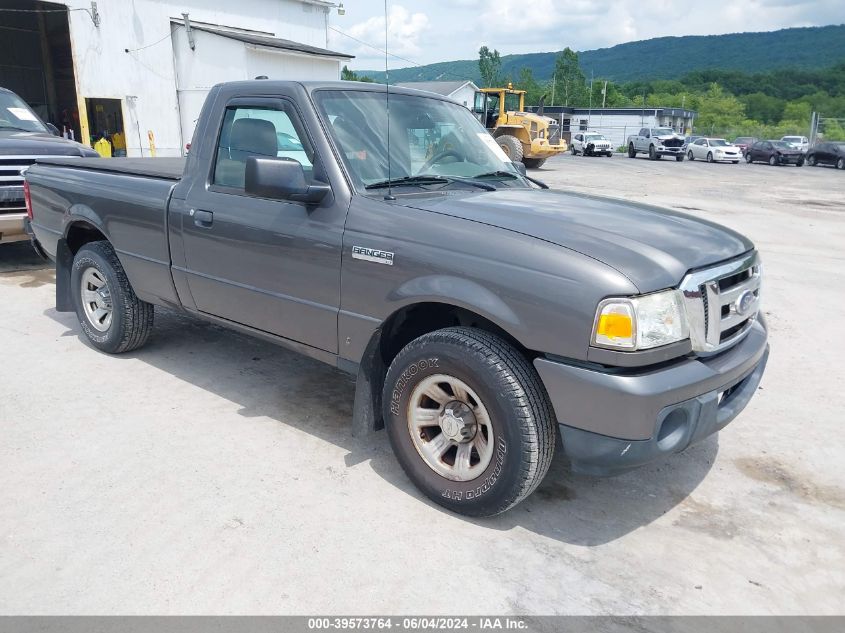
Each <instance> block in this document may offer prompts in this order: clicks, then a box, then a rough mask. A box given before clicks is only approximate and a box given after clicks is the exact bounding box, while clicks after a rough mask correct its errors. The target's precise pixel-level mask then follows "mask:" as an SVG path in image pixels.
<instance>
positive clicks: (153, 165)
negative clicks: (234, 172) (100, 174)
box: [37, 156, 185, 181]
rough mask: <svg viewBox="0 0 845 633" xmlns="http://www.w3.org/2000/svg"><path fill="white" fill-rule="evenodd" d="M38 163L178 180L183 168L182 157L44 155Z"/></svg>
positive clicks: (180, 177)
mask: <svg viewBox="0 0 845 633" xmlns="http://www.w3.org/2000/svg"><path fill="white" fill-rule="evenodd" d="M37 162H38V163H41V164H44V165H61V166H63V167H80V168H83V169H90V170H93V171H108V172H113V173H118V174H131V175H133V176H147V177H149V178H163V179H165V180H173V181H178V180H181V179H182V171H183V170H184V169H185V159H184V158H181V157H180V158H65V157H61V156H45V157H43V158H38V160H37Z"/></svg>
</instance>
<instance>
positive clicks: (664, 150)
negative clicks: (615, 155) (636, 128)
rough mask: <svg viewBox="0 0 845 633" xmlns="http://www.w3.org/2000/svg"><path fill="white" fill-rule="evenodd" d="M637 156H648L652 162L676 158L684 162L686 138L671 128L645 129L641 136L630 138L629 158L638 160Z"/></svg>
mask: <svg viewBox="0 0 845 633" xmlns="http://www.w3.org/2000/svg"><path fill="white" fill-rule="evenodd" d="M637 154H648V157H649V158H650V159H651V160H660V159H661V158H663V157H664V156H674V157H675V160H676V161H678V162H679V163H680V162H683V160H684V156H685V154H684V137H683V136H681V135H680V134H677V133H676V132H675V130H673V129H672V128H669V127H651V128H649V127H644V128H643V129H641V130H640V132H639V134H632V135H631V136H629V137H628V158H636V157H637Z"/></svg>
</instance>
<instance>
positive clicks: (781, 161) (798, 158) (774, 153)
mask: <svg viewBox="0 0 845 633" xmlns="http://www.w3.org/2000/svg"><path fill="white" fill-rule="evenodd" d="M745 162H746V163H757V162H763V163H769V165H772V166H773V167H774V166H775V165H796V166H797V167H801V166H802V165H803V164H804V152H802V151H801V150H799V149H795V148H794V147H792V146H791V145H790V144H789V143H786V142H784V141H757V142H756V143H754V145H752V146H751V147H750V148H749V149H748V151H747V152H746V153H745Z"/></svg>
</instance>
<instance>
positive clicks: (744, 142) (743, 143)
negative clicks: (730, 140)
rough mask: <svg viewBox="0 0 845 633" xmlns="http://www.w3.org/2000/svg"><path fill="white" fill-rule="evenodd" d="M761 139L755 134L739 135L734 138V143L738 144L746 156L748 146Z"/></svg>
mask: <svg viewBox="0 0 845 633" xmlns="http://www.w3.org/2000/svg"><path fill="white" fill-rule="evenodd" d="M759 140H760V139H758V138H757V137H755V136H737V137H736V138H735V139H734V145H736V146H737V147H738V148H739V149H740V150H741V151H742V155H743V156H745V152H747V151H748V148H749V147H751V146H752V145H754V143H756V142H757V141H759Z"/></svg>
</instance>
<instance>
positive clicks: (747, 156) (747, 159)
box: [745, 152, 754, 165]
mask: <svg viewBox="0 0 845 633" xmlns="http://www.w3.org/2000/svg"><path fill="white" fill-rule="evenodd" d="M745 162H746V163H748V164H749V165H750V164H751V163H753V162H754V160H753V159H752V158H751V152H747V153H746V154H745Z"/></svg>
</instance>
